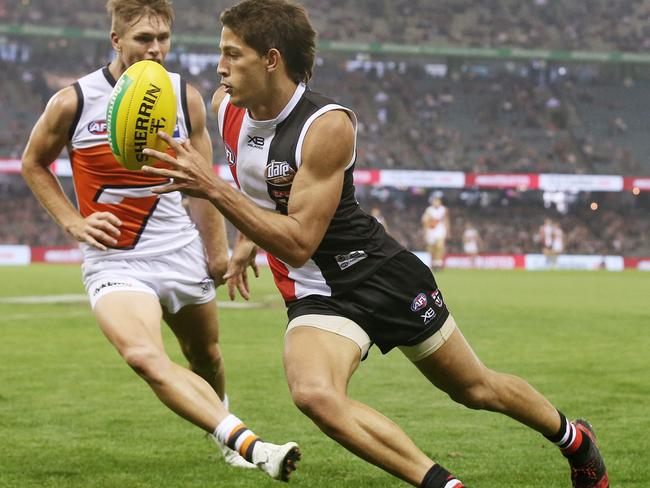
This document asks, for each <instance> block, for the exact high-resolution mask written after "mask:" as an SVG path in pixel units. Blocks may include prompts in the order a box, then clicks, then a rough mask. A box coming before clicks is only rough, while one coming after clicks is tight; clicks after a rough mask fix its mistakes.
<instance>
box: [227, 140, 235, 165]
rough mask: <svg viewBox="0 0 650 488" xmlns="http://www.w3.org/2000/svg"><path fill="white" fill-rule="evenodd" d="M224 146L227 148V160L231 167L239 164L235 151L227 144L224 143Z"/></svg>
mask: <svg viewBox="0 0 650 488" xmlns="http://www.w3.org/2000/svg"><path fill="white" fill-rule="evenodd" d="M224 146H225V148H226V160H227V161H228V164H229V165H230V166H234V165H236V164H237V156H236V155H235V151H233V150H232V149H231V148H230V146H229V145H228V143H227V142H224Z"/></svg>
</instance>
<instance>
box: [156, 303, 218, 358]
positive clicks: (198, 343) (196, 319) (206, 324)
mask: <svg viewBox="0 0 650 488" xmlns="http://www.w3.org/2000/svg"><path fill="white" fill-rule="evenodd" d="M163 318H164V319H165V322H166V323H167V325H169V327H170V329H171V330H172V331H173V332H174V335H176V338H177V339H178V342H179V343H180V345H181V348H182V349H183V352H184V353H188V352H193V353H198V352H200V351H201V350H207V349H209V348H211V347H215V346H216V344H217V343H218V342H219V321H218V315H217V304H216V300H214V299H213V300H211V301H209V302H206V303H201V304H196V305H185V306H184V307H183V308H181V309H180V310H179V311H178V312H176V313H174V314H172V313H170V312H168V311H166V310H163Z"/></svg>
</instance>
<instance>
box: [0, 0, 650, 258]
mask: <svg viewBox="0 0 650 488" xmlns="http://www.w3.org/2000/svg"><path fill="white" fill-rule="evenodd" d="M230 4H231V2H230V1H225V0H210V1H208V0H196V1H192V2H189V1H185V0H177V1H175V2H174V5H175V8H176V12H177V19H176V23H175V32H176V33H181V34H187V33H191V34H196V35H206V36H213V37H214V38H215V45H210V46H197V45H182V44H180V43H177V44H174V47H173V50H172V52H171V53H170V55H169V57H168V63H167V66H168V69H170V70H171V71H177V72H180V73H181V74H182V75H183V76H184V77H185V78H186V79H187V80H188V81H189V82H190V83H191V84H193V85H194V86H196V87H197V88H198V89H199V91H200V92H201V93H202V94H203V96H204V98H205V101H206V103H208V102H209V100H210V98H211V95H212V92H213V91H214V89H215V87H216V85H217V84H218V79H217V76H216V74H215V64H216V59H217V58H216V49H215V47H216V40H217V33H218V29H219V22H218V12H220V11H221V10H222V9H223V8H224V7H226V6H228V5H230ZM304 4H305V5H306V6H307V7H308V9H309V11H310V12H311V14H312V17H313V21H314V24H315V26H316V27H317V30H318V31H319V35H320V37H321V39H324V40H344V41H362V42H396V43H411V44H418V45H419V44H423V43H431V44H436V45H456V46H473V47H490V46H492V47H508V46H509V47H523V48H552V49H575V50H578V49H579V50H591V51H611V50H621V51H645V50H646V49H647V48H648V47H650V27H647V26H646V24H647V20H648V17H649V16H650V0H592V1H590V2H569V1H566V0H565V1H550V0H526V1H523V2H522V1H518V0H483V1H481V2H477V1H470V0H440V1H436V2H431V1H429V0H305V1H304ZM104 5H105V2H104V1H103V0H85V1H82V0H59V1H57V2H50V1H45V0H19V1H17V2H8V1H7V0H0V23H16V24H36V25H47V26H74V27H84V28H90V29H98V30H102V31H105V32H106V40H105V41H101V40H88V39H71V38H54V37H12V36H7V37H4V38H3V39H2V44H1V46H0V47H1V49H0V103H1V104H2V110H0V126H1V127H2V131H0V158H20V156H21V154H22V151H23V149H24V146H25V143H26V141H27V138H28V136H29V132H30V129H31V127H32V126H33V124H34V122H35V121H36V119H37V118H38V116H39V115H40V113H42V111H43V108H44V106H45V104H46V103H47V100H48V99H49V98H50V97H51V95H52V94H53V93H54V92H56V91H57V90H59V89H60V88H62V87H64V86H66V85H69V84H70V83H72V82H74V81H75V80H76V79H77V78H78V77H80V76H82V75H83V74H85V73H88V72H90V71H93V70H95V69H97V68H98V67H100V66H102V65H104V64H106V63H107V62H109V61H110V59H111V48H110V44H109V42H108V18H107V15H106V12H105V7H104ZM620 12H625V15H623V16H622V15H620V14H617V13H620ZM646 71H647V69H644V68H643V67H625V66H622V65H616V66H610V65H604V64H584V63H583V64H570V65H563V64H561V63H557V62H556V63H545V62H540V61H535V60H528V61H508V60H497V59H493V60H481V61H479V60H465V59H458V58H456V59H443V58H440V59H436V58H431V57H427V58H424V57H416V56H400V55H387V54H385V55H375V54H373V55H369V54H364V53H358V54H357V53H334V52H326V51H323V52H319V57H318V60H317V66H316V70H315V76H314V79H313V80H312V82H311V83H310V85H311V87H312V89H314V90H316V91H322V92H323V93H326V94H331V95H334V96H335V97H336V98H337V100H338V101H339V102H340V103H342V104H344V105H346V106H349V107H350V108H352V109H353V110H354V111H355V112H356V114H357V115H358V120H359V126H358V135H359V145H358V158H357V167H360V168H386V169H419V170H450V171H466V172H479V173H482V172H486V173H494V172H517V173H519V172H523V173H527V172H531V173H548V172H553V173H572V174H576V173H601V174H623V175H639V176H644V175H649V174H650V161H648V160H647V154H649V153H650V139H649V138H648V137H647V115H646V110H645V106H644V104H643V103H640V102H639V101H640V100H648V99H649V98H650V76H648V73H646ZM208 126H209V130H210V134H211V135H212V138H213V143H214V146H215V147H214V154H215V162H216V163H222V162H223V160H222V159H221V158H223V149H222V148H221V146H220V142H219V140H218V136H217V134H218V131H217V127H216V121H215V120H214V118H212V119H210V120H209V121H208ZM64 157H65V154H64ZM0 178H1V179H0V195H1V196H2V212H0V244H12V243H25V244H31V245H35V246H38V245H66V244H70V241H69V239H68V237H67V236H66V235H65V234H64V233H63V232H62V231H60V230H59V229H58V227H57V226H56V225H55V224H53V223H52V222H51V219H50V218H49V216H48V215H47V213H46V212H45V211H43V210H42V209H41V208H40V206H39V205H38V203H37V202H36V200H35V199H34V198H33V197H32V196H31V194H30V193H29V191H28V190H27V188H26V186H25V185H24V183H23V182H22V180H21V179H20V178H18V177H17V176H8V175H0ZM63 183H64V185H65V187H66V191H68V192H69V194H70V195H71V196H72V194H73V191H72V187H71V182H70V180H69V179H65V178H64V179H63ZM383 191H389V190H386V189H385V190H383ZM464 193H465V196H466V197H467V198H466V199H463V198H461V197H460V193H452V194H446V195H445V200H446V204H447V205H448V206H449V208H450V213H451V216H452V230H451V235H450V239H449V242H448V244H449V250H450V252H460V251H461V249H462V230H463V227H464V226H465V223H467V222H470V223H471V224H472V225H474V226H475V227H476V229H477V230H478V232H479V234H480V236H481V239H482V242H483V246H484V248H483V249H482V251H483V252H495V253H496V252H502V253H520V252H526V253H527V252H538V251H539V250H540V249H539V243H538V242H536V240H535V235H536V231H537V228H538V227H539V225H540V224H541V222H542V220H543V219H544V217H545V216H548V212H549V209H547V208H544V206H543V204H542V199H541V197H540V195H539V194H535V192H528V193H529V194H531V195H533V196H532V197H530V198H531V199H528V198H522V199H512V198H506V199H505V201H507V202H508V203H507V204H503V201H502V200H503V199H497V200H496V201H494V200H493V199H492V197H491V196H489V195H488V196H485V195H487V193H483V194H480V195H479V196H478V197H476V195H477V193H476V192H475V193H474V194H472V192H471V191H466V192H464ZM468 195H469V196H468ZM472 195H474V196H472ZM481 195H482V196H481ZM491 195H494V194H491ZM624 197H629V195H622V194H611V195H610V197H608V198H611V199H613V200H611V201H610V202H609V204H608V205H605V206H604V207H603V209H601V210H599V211H598V212H592V211H590V210H580V209H583V208H584V209H588V205H579V204H576V205H572V206H570V208H569V211H567V212H565V213H563V214H558V215H557V221H558V222H559V223H560V225H561V226H562V228H563V229H564V230H565V236H566V252H571V253H611V254H627V255H635V254H636V255H650V222H649V220H648V217H647V215H648V212H647V208H648V205H647V204H645V209H643V208H641V207H638V206H634V205H627V206H626V205H622V204H620V202H617V201H616V199H624ZM360 200H361V202H362V205H363V206H364V207H365V208H366V209H367V210H368V211H370V209H371V208H373V207H376V211H378V212H380V213H382V214H383V215H384V218H385V219H386V222H387V224H388V227H389V230H390V232H391V233H392V234H394V235H395V237H397V238H398V239H399V240H400V241H401V242H402V243H404V244H405V245H406V246H407V247H409V248H411V249H414V250H421V249H424V244H423V242H422V233H421V229H420V216H421V213H422V211H423V209H424V208H425V207H426V205H427V203H426V201H427V199H426V195H424V194H422V193H419V194H418V193H417V191H416V192H415V193H412V192H409V191H403V192H398V193H395V194H392V195H391V198H377V196H376V195H375V194H374V193H373V192H371V191H370V190H369V189H368V187H364V189H362V190H361V195H360ZM469 201H476V202H479V203H476V204H468V202H469ZM582 203H584V202H582Z"/></svg>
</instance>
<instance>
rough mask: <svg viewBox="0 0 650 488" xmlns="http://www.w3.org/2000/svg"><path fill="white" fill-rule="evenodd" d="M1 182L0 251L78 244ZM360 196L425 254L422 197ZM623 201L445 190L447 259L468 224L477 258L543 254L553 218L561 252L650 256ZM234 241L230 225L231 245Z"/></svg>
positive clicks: (371, 192)
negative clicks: (560, 200) (550, 200)
mask: <svg viewBox="0 0 650 488" xmlns="http://www.w3.org/2000/svg"><path fill="white" fill-rule="evenodd" d="M0 178H1V179H0V195H2V212H0V229H1V231H0V245H2V244H28V245H31V246H68V245H74V244H75V242H74V241H72V240H71V239H70V238H69V237H68V236H67V235H66V234H65V233H64V232H63V231H62V230H60V229H59V227H58V226H57V225H56V224H54V222H53V221H52V219H51V218H50V217H49V215H48V214H47V212H46V211H45V210H43V209H42V208H41V206H40V205H39V204H38V202H37V201H36V199H35V198H34V197H33V195H32V194H31V192H30V191H29V189H28V188H27V187H26V185H25V183H24V182H23V181H22V179H21V178H20V177H19V176H17V175H13V176H12V175H4V176H2V175H0ZM62 183H63V188H64V190H65V191H66V193H67V194H68V195H69V197H70V198H71V199H72V200H73V201H74V191H73V188H72V182H71V179H70V178H62ZM511 193H512V192H511ZM358 197H359V201H360V204H361V206H362V207H363V208H364V210H366V211H367V212H368V213H373V214H375V213H376V214H378V215H381V216H382V217H383V221H384V223H385V225H386V227H387V229H388V231H389V233H390V234H391V235H393V236H394V237H395V238H396V239H397V240H398V241H399V242H401V243H402V244H403V245H404V246H406V247H407V248H408V249H412V250H416V251H422V250H424V249H425V244H424V236H423V233H422V226H421V223H420V218H421V216H422V212H423V211H424V209H425V208H426V206H427V205H428V203H427V199H428V196H427V193H426V192H424V191H422V190H418V189H410V190H396V189H389V188H371V187H360V188H358ZM628 197H629V195H628V196H626V197H625V198H622V196H621V195H620V194H610V195H608V196H602V195H601V197H600V198H601V209H600V210H598V211H597V212H594V211H592V210H590V209H589V205H588V201H587V200H585V198H586V197H585V198H583V199H582V200H580V201H577V202H575V204H574V205H571V206H570V208H569V210H568V211H567V212H566V213H564V214H563V213H558V212H557V211H555V210H554V209H552V208H551V209H549V208H544V205H543V204H542V198H541V192H525V193H517V192H514V193H512V194H511V195H506V193H504V192H500V191H473V190H463V191H459V190H453V191H452V190H450V191H447V192H445V196H444V198H443V201H444V204H445V205H446V206H447V207H448V209H449V213H450V223H451V225H450V227H451V228H450V234H449V238H448V241H447V249H448V252H450V253H462V252H463V242H462V240H463V230H464V228H465V226H466V224H471V226H473V227H474V228H476V229H477V231H478V234H479V236H480V238H481V241H482V244H481V248H480V252H482V253H505V254H519V253H538V252H541V249H542V247H541V243H540V242H539V239H538V235H537V233H538V229H539V226H540V225H541V224H542V222H543V220H544V218H545V217H549V216H552V217H553V219H554V220H555V221H556V222H558V223H559V225H560V227H561V228H562V229H563V230H564V234H565V246H564V252H566V253H570V254H614V255H625V256H634V255H637V256H650V219H648V217H647V215H648V209H649V208H650V201H648V202H646V203H645V205H638V204H636V203H635V202H634V200H631V201H628V200H627V198H628ZM373 209H374V211H373ZM235 235H236V233H235V231H234V228H232V226H229V240H230V241H231V242H234V238H235Z"/></svg>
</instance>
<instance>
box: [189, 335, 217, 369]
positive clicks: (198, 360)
mask: <svg viewBox="0 0 650 488" xmlns="http://www.w3.org/2000/svg"><path fill="white" fill-rule="evenodd" d="M183 352H184V354H185V357H186V358H187V360H188V361H189V363H190V366H191V368H192V370H194V371H206V370H209V371H218V370H221V369H223V356H222V354H221V348H220V347H219V344H218V343H216V342H213V343H207V344H205V343H204V344H190V345H187V346H183Z"/></svg>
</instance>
